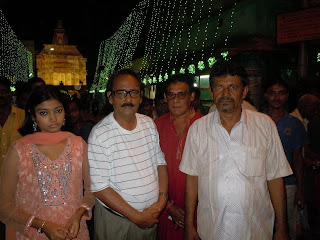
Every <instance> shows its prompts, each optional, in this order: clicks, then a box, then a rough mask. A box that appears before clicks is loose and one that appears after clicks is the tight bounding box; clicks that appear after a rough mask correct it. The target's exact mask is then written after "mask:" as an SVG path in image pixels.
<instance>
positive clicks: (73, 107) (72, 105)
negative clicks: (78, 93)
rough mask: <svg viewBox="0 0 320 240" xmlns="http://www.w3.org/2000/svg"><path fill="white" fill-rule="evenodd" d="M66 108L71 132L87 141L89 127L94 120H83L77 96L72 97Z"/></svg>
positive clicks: (91, 126)
mask: <svg viewBox="0 0 320 240" xmlns="http://www.w3.org/2000/svg"><path fill="white" fill-rule="evenodd" d="M68 110H69V115H70V122H71V126H72V129H71V132H72V133H73V134H75V135H77V136H80V137H82V138H83V140H85V141H86V142H88V137H89V134H90V132H91V129H92V128H93V126H94V122H92V121H85V119H84V118H83V117H82V108H81V103H80V100H79V99H78V98H75V97H74V98H72V99H71V100H70V101H69V103H68Z"/></svg>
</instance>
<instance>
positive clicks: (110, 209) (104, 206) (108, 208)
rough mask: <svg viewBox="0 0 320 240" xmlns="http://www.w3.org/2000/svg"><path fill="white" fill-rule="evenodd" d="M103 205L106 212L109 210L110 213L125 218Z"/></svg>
mask: <svg viewBox="0 0 320 240" xmlns="http://www.w3.org/2000/svg"><path fill="white" fill-rule="evenodd" d="M103 207H104V208H105V209H106V210H107V211H108V212H110V213H112V214H114V215H116V216H118V217H122V218H126V217H124V216H122V215H120V214H119V213H117V212H115V211H113V210H112V209H110V208H107V207H105V206H103Z"/></svg>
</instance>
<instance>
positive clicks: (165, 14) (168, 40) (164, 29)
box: [95, 0, 236, 85]
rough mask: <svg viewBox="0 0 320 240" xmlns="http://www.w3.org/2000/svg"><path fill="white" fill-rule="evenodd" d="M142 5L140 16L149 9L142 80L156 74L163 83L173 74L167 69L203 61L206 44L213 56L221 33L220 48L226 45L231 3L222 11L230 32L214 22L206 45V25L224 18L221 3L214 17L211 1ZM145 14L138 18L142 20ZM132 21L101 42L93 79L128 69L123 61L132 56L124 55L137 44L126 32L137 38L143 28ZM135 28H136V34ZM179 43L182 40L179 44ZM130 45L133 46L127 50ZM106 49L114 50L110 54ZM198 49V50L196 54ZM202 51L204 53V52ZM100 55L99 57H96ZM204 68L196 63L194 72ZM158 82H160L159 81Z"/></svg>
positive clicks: (175, 0) (156, 1)
mask: <svg viewBox="0 0 320 240" xmlns="http://www.w3.org/2000/svg"><path fill="white" fill-rule="evenodd" d="M142 2H143V4H144V6H145V7H144V9H143V10H142V8H141V9H140V10H141V11H140V13H141V12H144V13H145V15H146V13H147V11H148V9H147V7H146V6H148V7H149V6H151V8H152V9H150V15H151V21H150V27H149V29H148V33H147V36H146V43H145V50H144V55H143V58H142V64H141V67H140V72H139V73H140V76H141V77H142V78H143V77H144V76H148V75H150V74H156V75H157V76H158V75H159V74H160V75H161V76H163V80H166V79H165V73H167V72H169V73H170V72H173V70H171V69H170V67H171V66H175V67H176V68H177V69H179V68H180V67H181V66H188V65H189V64H192V63H194V61H193V59H196V58H198V57H200V59H204V58H205V54H210V49H209V51H208V50H207V49H208V46H209V44H210V45H211V54H210V55H211V56H214V53H215V49H214V48H215V43H216V42H217V40H218V35H219V39H220V35H221V34H225V35H226V36H224V45H227V43H228V39H229V35H230V32H231V29H232V27H233V22H234V20H233V15H234V12H235V11H234V10H235V7H236V3H234V7H233V8H232V9H230V11H229V10H226V12H230V14H231V17H230V18H224V19H231V21H230V29H227V28H226V27H227V26H228V25H227V23H226V22H224V28H223V29H224V31H223V32H222V31H221V30H222V28H221V27H220V21H217V26H216V29H215V30H213V31H212V33H211V30H210V35H211V34H213V39H212V38H210V42H209V39H208V36H209V23H210V22H211V20H214V19H221V18H222V17H224V16H222V10H223V9H222V6H223V4H221V7H220V9H219V10H218V12H217V14H216V12H214V15H213V9H214V8H213V4H214V0H206V1H204V0H195V1H183V0H170V1H164V0H152V1H151V0H145V1H142ZM149 2H150V4H149ZM204 2H205V3H206V9H205V8H204ZM191 4H192V5H191ZM140 6H142V5H140ZM134 11H135V13H136V12H139V11H136V9H135V10H134ZM145 15H143V17H142V18H140V19H143V21H145V19H146V18H145ZM129 20H130V21H129ZM133 21H135V17H134V14H133V13H132V14H130V16H129V17H128V18H127V21H126V22H125V23H124V24H123V25H122V26H121V28H120V29H119V30H118V31H117V34H115V35H114V36H117V37H113V38H109V39H108V40H105V41H104V42H103V43H101V46H100V49H99V60H98V61H99V63H98V64H97V69H98V68H99V67H100V66H103V67H105V69H104V70H103V71H101V72H99V71H96V75H97V77H95V79H96V78H99V76H100V78H101V77H103V76H109V75H110V73H111V72H112V71H114V70H115V69H118V68H119V67H127V66H130V64H131V61H126V60H128V59H132V55H131V57H128V56H130V54H128V52H127V50H128V49H129V52H130V53H133V52H134V50H135V47H136V45H137V44H136V45H135V44H131V43H130V40H129V38H130V37H129V36H130V33H128V31H129V30H128V29H131V31H132V30H133V31H134V32H136V33H137V34H134V35H135V37H134V38H135V39H138V38H139V37H140V35H142V33H141V30H139V29H141V28H140V26H141V25H144V22H141V23H139V24H133V23H132V22H133ZM186 23H187V24H186ZM130 24H131V25H130ZM136 28H138V29H137V31H136ZM203 30H204V31H203ZM120 33H122V34H120ZM138 33H139V35H138ZM200 33H201V35H200ZM185 36H187V38H185ZM200 36H201V38H200ZM111 40H112V41H111ZM115 40H118V41H115ZM182 41H184V44H183V45H182ZM123 42H126V43H127V45H125V47H123V46H124V45H123ZM134 45H135V46H134ZM131 46H133V47H132V48H131V50H130V47H131ZM110 49H118V50H117V51H113V52H111V51H110ZM198 49H199V50H200V51H198ZM205 49H206V51H204V50H205ZM195 51H197V52H195ZM100 52H101V53H103V54H100ZM106 52H108V54H109V53H110V54H109V57H106V56H107V55H108V54H106ZM210 55H209V56H210ZM190 59H191V61H190ZM178 61H179V63H178ZM187 61H188V62H187ZM213 64H214V62H213V63H211V65H210V63H209V66H211V67H212V65H213ZM205 66H206V64H204V62H203V63H201V64H200V65H199V63H198V64H196V68H195V71H197V70H198V69H199V70H200V71H201V68H203V67H204V68H203V69H205ZM203 69H202V70H203ZM111 70H112V71H111ZM173 74H174V73H173ZM158 80H159V81H160V79H158ZM152 82H153V81H152ZM99 85H101V84H99Z"/></svg>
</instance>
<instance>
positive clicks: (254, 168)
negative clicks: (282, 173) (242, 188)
mask: <svg viewBox="0 0 320 240" xmlns="http://www.w3.org/2000/svg"><path fill="white" fill-rule="evenodd" d="M246 153H247V157H246V164H245V170H244V174H245V175H246V176H249V177H263V176H265V175H266V170H265V169H266V157H267V151H266V149H264V148H253V147H247V152H246Z"/></svg>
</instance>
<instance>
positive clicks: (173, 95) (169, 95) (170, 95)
mask: <svg viewBox="0 0 320 240" xmlns="http://www.w3.org/2000/svg"><path fill="white" fill-rule="evenodd" d="M189 93H190V92H178V93H173V92H168V93H167V94H166V95H167V98H170V99H175V98H176V97H178V98H179V99H185V98H186V97H187V95H188V94H189Z"/></svg>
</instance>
